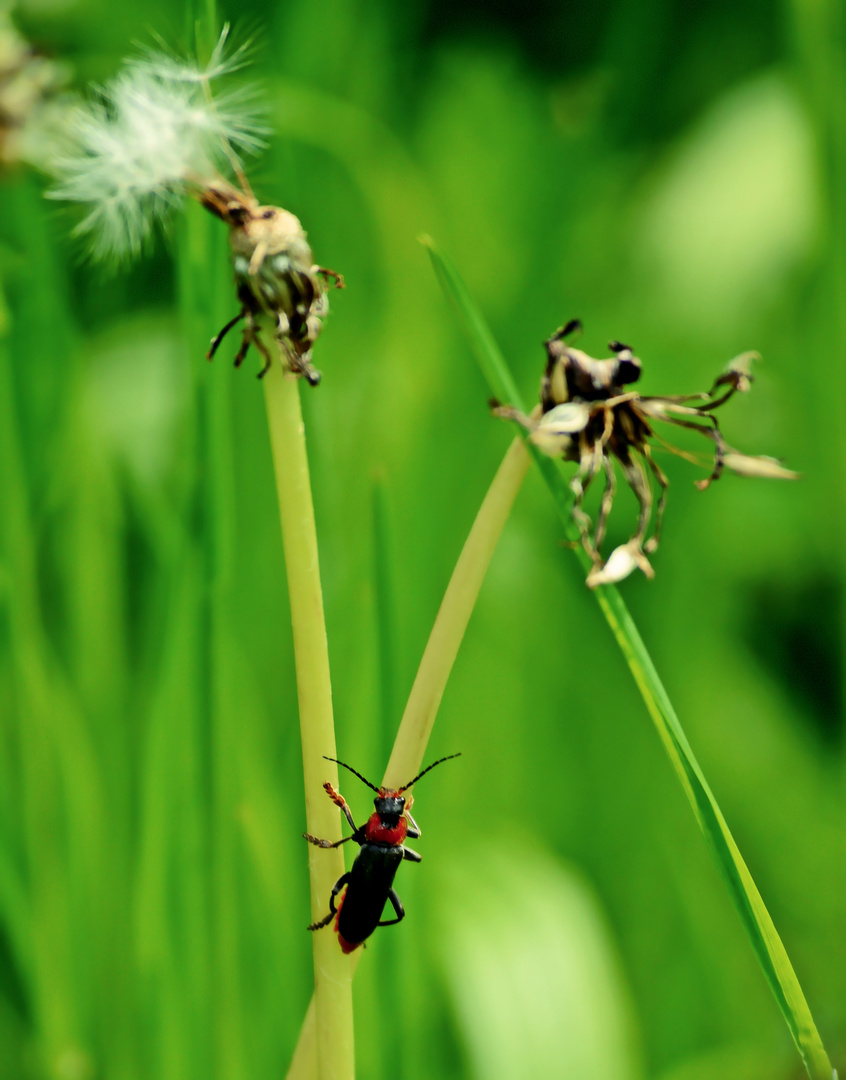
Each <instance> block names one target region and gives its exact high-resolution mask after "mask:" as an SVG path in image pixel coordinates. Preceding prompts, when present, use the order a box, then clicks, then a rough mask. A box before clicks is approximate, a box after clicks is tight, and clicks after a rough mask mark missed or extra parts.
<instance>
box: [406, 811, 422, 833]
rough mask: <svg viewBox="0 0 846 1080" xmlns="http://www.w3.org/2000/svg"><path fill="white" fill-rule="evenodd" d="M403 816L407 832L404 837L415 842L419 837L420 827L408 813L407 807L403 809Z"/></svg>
mask: <svg viewBox="0 0 846 1080" xmlns="http://www.w3.org/2000/svg"><path fill="white" fill-rule="evenodd" d="M405 816H406V819H407V820H408V830H407V832H406V834H405V835H406V836H410V837H411V839H412V840H417V839H418V838H419V837H420V835H421V833H420V826H419V825H418V824H417V822H416V821H415V820H414V818H413V817H412V816H411V814H410V813H409V812H408V807H406V808H405Z"/></svg>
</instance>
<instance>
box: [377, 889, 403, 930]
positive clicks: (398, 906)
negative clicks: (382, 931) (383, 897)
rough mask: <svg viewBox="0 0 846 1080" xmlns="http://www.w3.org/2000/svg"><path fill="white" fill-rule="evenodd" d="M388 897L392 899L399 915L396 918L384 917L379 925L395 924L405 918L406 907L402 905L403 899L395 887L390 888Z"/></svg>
mask: <svg viewBox="0 0 846 1080" xmlns="http://www.w3.org/2000/svg"><path fill="white" fill-rule="evenodd" d="M388 899H389V900H390V901H391V904H392V906H393V909H394V911H395V912H396V914H397V917H396V918H395V919H384V920H383V921H382V922H379V923H376V925H377V926H395V925H396V924H397V923H398V922H402V920H403V919H404V918H405V908H404V907H403V906H402V901H401V900H400V898H399V897H398V896H397V894H396V891H395V890H394V889H388Z"/></svg>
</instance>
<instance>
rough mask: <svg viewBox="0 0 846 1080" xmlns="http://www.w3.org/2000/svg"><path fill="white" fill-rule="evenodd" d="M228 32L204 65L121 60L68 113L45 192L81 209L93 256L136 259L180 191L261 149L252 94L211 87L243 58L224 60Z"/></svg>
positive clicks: (151, 55) (162, 58)
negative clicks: (66, 145)
mask: <svg viewBox="0 0 846 1080" xmlns="http://www.w3.org/2000/svg"><path fill="white" fill-rule="evenodd" d="M226 36H227V29H226V28H225V29H224V32H223V33H222V34H221V37H220V40H219V41H218V44H217V46H216V48H215V51H214V53H213V54H212V57H211V59H210V61H209V64H208V65H207V66H206V67H205V68H203V69H200V68H199V67H198V66H196V65H192V64H191V63H190V62H188V61H185V60H180V59H179V58H177V57H173V56H170V55H169V54H167V53H165V52H162V53H158V52H152V51H148V52H147V53H145V54H144V55H142V56H141V57H139V58H134V59H132V60H129V61H128V62H127V63H126V64H125V66H124V68H123V70H122V71H121V72H120V73H119V74H118V75H117V76H116V77H115V78H114V79H113V80H111V82H109V83H107V84H106V85H105V86H103V87H101V88H100V89H99V90H98V91H97V92H96V94H95V96H94V97H93V98H92V100H90V101H89V102H87V103H85V104H81V105H80V106H79V107H78V108H77V110H76V111H75V113H74V115H73V117H72V120H71V124H70V132H69V134H70V143H71V147H72V148H71V149H70V150H69V151H68V152H66V153H65V154H64V155H63V156H62V157H61V159H59V160H57V161H55V162H54V163H53V171H54V173H55V175H56V177H57V180H58V183H57V186H56V187H55V188H54V189H53V190H52V191H51V192H50V195H51V197H52V198H55V199H65V200H69V201H73V202H79V203H82V204H84V205H86V206H87V207H88V213H87V215H86V216H85V217H84V218H83V220H82V221H81V222H80V224H79V225H78V226H77V230H76V231H77V232H78V233H80V234H84V235H87V236H88V237H89V239H90V242H91V249H92V254H93V255H94V256H95V257H98V258H111V257H116V258H123V257H126V256H131V255H135V254H137V253H138V252H139V250H140V249H141V248H142V247H143V245H144V243H145V242H146V240H147V239H148V237H149V236H150V233H151V232H152V230H153V228H154V227H155V226H156V225H157V224H159V223H161V222H163V221H164V220H165V219H166V218H167V217H168V216H169V214H170V213H171V211H172V210H173V208H174V207H175V206H176V205H177V204H178V203H179V201H180V199H181V198H182V196H184V194H185V193H186V192H187V191H189V190H191V189H192V187H193V188H197V187H202V186H203V185H204V184H207V183H209V182H212V181H214V180H216V179H218V178H219V177H220V175H221V172H224V171H226V170H227V168H228V167H229V166H230V165H231V164H232V163H233V161H237V157H236V154H237V153H238V152H248V153H254V152H256V151H257V150H259V149H260V148H261V146H262V134H263V129H262V128H261V127H260V126H259V125H258V124H257V122H256V119H255V115H256V108H255V104H256V102H255V96H254V94H252V93H251V92H250V91H249V90H247V91H245V90H235V91H230V92H228V93H225V94H222V95H219V96H217V97H215V96H213V94H212V91H211V87H210V85H209V84H210V82H211V80H212V79H216V78H219V77H220V76H221V75H225V74H229V73H230V72H231V71H233V70H235V67H239V66H241V64H242V62H243V50H238V51H237V52H236V53H234V54H231V55H230V56H228V57H227V56H225V50H224V46H225V43H226ZM236 61H237V62H236Z"/></svg>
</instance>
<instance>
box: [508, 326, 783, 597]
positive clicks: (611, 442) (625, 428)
mask: <svg viewBox="0 0 846 1080" xmlns="http://www.w3.org/2000/svg"><path fill="white" fill-rule="evenodd" d="M579 329H581V323H580V322H579V321H578V319H572V320H571V321H570V322H568V323H567V324H566V326H564V327H562V328H561V329H560V330H556V332H555V333H554V334H553V335H552V337H550V338H549V339H548V340H547V341H546V342H544V347H545V348H546V354H547V363H546V370H545V371H544V375H543V378H542V379H541V387H540V401H541V405H540V410H539V411H538V412H534V413H532V415H531V416H526V414H525V413H522V412H520V411H519V410H518V409H515V408H514V407H513V406H511V405H501V404H500V403H499V402H494V401H492V402H491V403H490V404H491V408H492V411H493V413H494V415H496V416H500V417H502V418H504V419H507V420H512V421H515V422H516V423H518V424H520V425H521V426H522V427H524V428H525V429H526V430H527V431H528V432H529V438H530V440H531V441H532V442H533V443H534V444H535V445H536V446H537V447H538V449H539V450H541V451H542V452H543V453H545V454H547V455H548V456H549V457H555V458H563V459H564V460H565V461H575V462H577V463H578V471H577V472H576V475H575V476H574V477H573V479H572V480H571V482H570V488H571V490H572V491H573V494H574V496H575V501H574V503H573V511H572V514H573V520H574V521H575V523H576V525H577V527H578V529H579V535H580V537H581V542H582V546H583V547H584V549H585V551H586V552H587V554H588V555H589V556H590V559H591V561H592V563H593V569H592V570H591V572H590V574H589V575H588V578H587V584H588V585H589V586H590V587H591V588H594V587H596V586H597V585H604V584H610V583H612V582H615V581H620V580H622V579H623V578H624V577H627V576H628V575H629V574H630V573H631V572H632V571H633V570H635V569H640V570H642V571H643V572H644V574H646V576H647V577H653V576H654V573H653V570H652V567H651V566H650V564H649V561H648V560H647V558H646V554H651V553H652V552H653V551H655V550H656V549H657V547H658V543H659V540H660V535H661V523H662V519H663V515H664V506H665V503H666V498H667V488H668V486H669V481H668V480H667V477H666V476H665V475H664V473H663V471H662V470H661V468H660V467H659V466H658V465H657V463H656V462H655V460H654V459H653V457H652V447H651V445H650V440H651V439H653V438H655V439H657V441H658V442H659V443H660V444H661V445H662V446H663V447H664V448H666V449H667V450H669V451H670V452H672V453H675V454H678V455H679V456H681V457H685V458H687V459H688V460H694V461H696V459H695V458H693V457H692V456H691V455H689V454H687V453H686V452H684V451H682V450H679V449H677V448H676V447H674V446H672V445H671V444H670V443H667V442H666V441H665V440H664V439H661V438H660V437H659V436H656V435H655V434H654V432H653V430H652V423H653V422H654V421H656V420H660V421H661V422H663V423H667V424H673V425H675V426H676V427H681V428H686V429H688V430H691V431H697V432H699V434H700V435H704V436H705V438H707V439H709V440H710V441H711V442H712V443H713V444H714V452H713V461H712V471H711V474H710V476H708V477H707V478H706V479H705V480H700V481H698V482H697V487H698V488H699V489H700V490H704V489H705V488H707V487H708V486H709V485H710V484H711V483H712V482H713V481H714V480H718V479H719V477H720V475H721V473H722V471H723V468H729V469H731V470H733V471H734V472H736V473H740V474H741V475H745V476H758V477H769V478H771V479H783V480H793V479H796V478H797V475H798V474H797V473H794V472H791V471H790V470H789V469H785V468H783V467H782V466H781V465H780V464H779V463H778V462H777V461H774V460H773V459H772V458H767V457H750V456H749V455H746V454H740V453H738V452H737V451H736V450H733V449H732V448H731V447H730V446H729V445H728V443H727V442H726V441H725V439H724V438H723V436H722V433H721V431H720V428H719V424H718V423H717V419H716V417H715V416H714V415H713V410H714V409H717V408H719V406H721V405H723V404H725V402H726V401H728V400H729V398H731V397H732V396H733V395H734V394H735V393H738V392H740V393H744V392H745V391H747V390H748V389H749V387H750V385H751V382H752V375H751V371H750V366H751V362H752V360H755V359H760V358H759V357H758V354H757V353H751V352H748V353H742V354H741V355H740V356H738V357H735V359H734V360H732V361H731V363H730V364H729V365H728V367H727V368H726V370H725V371H724V372H723V373H722V374H721V375H720V376H718V378H717V379H716V381H715V382H714V385H713V386H712V388H711V390H710V391H709V392H708V393H707V394H693V395H688V396H684V397H643V396H641V394H639V393H638V392H637V391H633V390H628V389H627V387H629V386H631V384H632V383H635V382H637V381H638V379H639V378H640V374H641V361H640V359H639V358H638V357H637V356H635V355H634V353H633V351H632V349H631V347H630V346H629V345H624V344H623V343H622V342H619V341H611V342H609V343H608V348H609V350H610V351H611V352H612V353H613V354H614V355H613V356H612V357H610V358H609V359H607V360H596V359H594V358H593V357H592V356H589V355H588V354H587V353H586V352H583V351H582V350H581V349H575V348H573V347H572V346H571V345H568V344H567V343H566V341H565V340H564V339H565V338H566V337H568V336H569V335H570V334H572V333H573V332H574V331H575V330H579ZM615 461H616V462H617V464H618V465H619V466H620V468H621V469H622V471H623V475H624V476H625V478H626V482H627V483H628V485H629V487H630V488H631V489H632V491H633V492H634V493H635V496H636V497H637V500H638V504H639V506H640V513H639V516H638V523H637V528H636V530H635V532H634V534H633V535H632V537H631V539H630V540H629V541H628V542H627V543H626V544H623V545H622V546H621V547H618V548H615V550H614V551H613V552H612V553H611V555H610V556H609V558H608V560H607V561H606V560H604V559H603V558H602V556H601V554H600V548H601V546H602V541H603V540H604V538H605V527H606V523H607V520H608V515H609V514H610V512H611V506H612V503H613V500H614V493H615V488H616V477H615V471H614V462H615ZM696 463H698V462H696ZM600 471H602V472H603V473H604V475H605V490H604V492H603V495H602V500H601V503H600V509H599V514H598V516H597V519H596V524H595V525H594V524H593V522H592V521H591V518H590V517H589V516H588V514H587V513H585V511H584V510H583V508H582V503H583V500H584V496H585V492H586V491H587V489H588V487H589V485H590V484H591V482H592V481H593V479H594V478H595V477H596V476H597V474H598V473H599V472H600ZM651 477H654V479H655V481H656V483H657V484H658V488H659V490H660V496H659V499H658V506H657V508H656V511H655V523H654V529H653V532H652V535H651V536H650V537H649V538H648V539H647V533H648V531H649V525H650V520H651V517H652V503H653V498H654V496H653V490H652V482H651Z"/></svg>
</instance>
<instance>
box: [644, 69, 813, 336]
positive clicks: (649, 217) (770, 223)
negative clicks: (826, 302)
mask: <svg viewBox="0 0 846 1080" xmlns="http://www.w3.org/2000/svg"><path fill="white" fill-rule="evenodd" d="M653 183H654V187H653V190H652V192H651V193H650V194H649V195H648V196H647V198H646V201H645V204H644V206H643V207H642V209H641V212H640V220H639V222H638V224H637V225H636V228H635V242H634V250H635V252H637V253H638V254H639V259H638V261H639V264H640V265H639V266H638V268H637V270H636V279H638V280H643V279H644V278H646V279H651V280H657V281H658V283H659V285H660V287H661V289H662V290H663V292H664V294H665V306H666V308H667V310H668V312H669V313H671V314H672V313H674V317H675V318H676V319H678V320H679V324H680V325H681V326H682V327H684V328H686V329H687V331H688V332H689V333H690V332H698V331H699V330H703V329H704V330H707V328H708V326H709V325H710V324H711V323H712V322H714V321H716V322H718V323H720V324H721V325H722V326H725V324H727V323H728V324H737V323H738V322H740V321H742V320H744V319H745V320H746V321H747V322H748V320H749V307H750V305H758V306H760V305H762V304H765V303H767V302H768V301H770V300H771V299H772V298H773V296H774V295H775V294H776V293H777V290H778V289H779V288H781V287H782V286H783V285H784V282H785V278H786V275H788V274H789V272H790V271H791V270H792V269H793V268H794V267H795V266H796V265H797V264H798V263H799V262H800V261H801V260H802V259H803V258H805V257H806V256H807V254H808V253H809V251H810V249H811V246H812V244H813V242H814V238H815V235H816V232H817V226H818V219H819V205H818V195H817V187H818V181H817V176H816V170H815V162H814V147H813V142H812V135H811V130H810V126H809V123H808V119H807V117H806V115H805V113H804V112H803V110H802V108H801V107H800V104H799V102H798V100H797V97H796V95H795V93H794V92H793V90H792V89H791V87H790V86H789V85H788V83H787V81H786V80H785V79H784V78H783V77H781V76H780V75H777V74H770V75H766V76H764V77H758V78H756V79H754V80H753V81H752V82H749V83H746V84H744V85H742V86H740V87H738V88H737V89H735V90H732V91H731V93H729V94H726V95H725V96H724V97H723V98H721V99H720V100H718V101H717V103H716V104H715V105H713V106H712V108H711V109H710V110H709V112H708V113H707V114H706V115H705V116H704V117H703V118H702V120H701V121H700V122H699V123H698V124H697V125H696V126H695V127H694V128H693V130H692V131H691V132H690V133H689V135H688V136H687V138H686V139H685V140H684V141H683V142H682V143H681V144H680V145H679V146H678V147H677V149H676V150H675V152H674V153H673V154H672V156H671V157H670V159H669V161H668V162H667V163H666V164H665V165H664V167H663V168H662V169H661V170H660V171H659V172H658V173H657V175H656V176H655V177H654V181H653Z"/></svg>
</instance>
